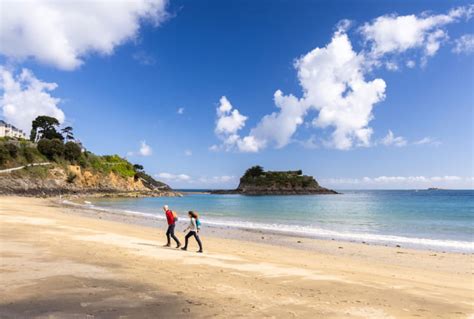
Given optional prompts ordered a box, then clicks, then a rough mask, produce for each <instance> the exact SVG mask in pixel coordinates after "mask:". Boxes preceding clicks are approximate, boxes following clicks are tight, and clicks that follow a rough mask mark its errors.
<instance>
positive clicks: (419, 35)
mask: <svg viewBox="0 0 474 319" xmlns="http://www.w3.org/2000/svg"><path fill="white" fill-rule="evenodd" d="M473 14H474V5H469V6H465V7H458V8H455V9H452V10H450V11H449V12H448V13H447V14H438V15H429V14H427V13H422V14H421V15H418V16H417V15H414V14H411V15H406V16H397V15H384V16H381V17H378V18H376V19H374V20H373V21H372V22H370V23H365V24H364V25H363V26H362V27H361V28H360V32H361V33H362V36H363V37H364V39H365V41H366V43H368V44H369V47H370V49H369V50H370V52H369V56H370V57H371V58H372V59H374V61H372V62H373V63H377V60H379V59H381V58H382V57H383V56H385V55H388V54H390V55H393V54H401V53H404V52H406V51H408V50H413V49H421V50H422V51H423V52H422V56H421V63H422V65H423V64H425V63H426V60H427V58H428V57H430V56H433V55H435V54H436V52H437V51H438V49H439V47H440V45H441V44H442V43H443V42H444V41H445V40H447V39H448V34H447V31H446V30H445V29H444V28H445V27H446V25H448V24H451V23H456V22H459V21H460V20H461V19H466V20H468V19H470V18H471V17H472V16H473ZM389 69H390V68H389Z"/></svg>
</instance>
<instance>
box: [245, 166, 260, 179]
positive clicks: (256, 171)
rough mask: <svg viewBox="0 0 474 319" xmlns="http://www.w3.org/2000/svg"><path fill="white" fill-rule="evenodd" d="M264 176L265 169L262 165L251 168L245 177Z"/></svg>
mask: <svg viewBox="0 0 474 319" xmlns="http://www.w3.org/2000/svg"><path fill="white" fill-rule="evenodd" d="M263 174H264V170H263V167H262V166H260V165H256V166H252V167H250V168H249V169H248V170H247V171H246V172H245V174H244V176H245V177H258V176H260V175H263Z"/></svg>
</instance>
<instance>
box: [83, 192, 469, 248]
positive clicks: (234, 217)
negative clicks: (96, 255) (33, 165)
mask: <svg viewBox="0 0 474 319" xmlns="http://www.w3.org/2000/svg"><path fill="white" fill-rule="evenodd" d="M183 191H186V192H187V193H186V195H185V196H183V197H157V198H120V199H111V198H95V199H91V200H90V204H89V205H90V206H92V207H94V208H97V209H102V210H107V211H110V212H115V213H117V214H137V215H145V216H148V217H152V218H157V219H163V218H164V216H163V211H162V206H163V205H165V204H166V205H169V207H170V208H171V209H172V210H175V211H177V212H178V214H179V216H180V217H181V218H184V219H185V218H186V215H187V214H186V212H187V211H189V210H194V211H197V212H198V213H199V215H200V220H201V223H202V225H203V226H202V227H206V225H208V226H218V227H233V228H242V229H251V230H259V231H263V232H265V231H267V232H272V233H282V234H287V235H296V236H302V237H312V238H319V239H335V240H342V241H353V242H366V243H374V244H380V245H400V246H401V247H411V248H419V249H428V250H436V251H453V252H464V253H474V190H340V192H341V194H338V195H307V196H306V195H305V196H242V195H212V194H206V193H203V190H183Z"/></svg>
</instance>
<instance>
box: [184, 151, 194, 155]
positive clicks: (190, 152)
mask: <svg viewBox="0 0 474 319" xmlns="http://www.w3.org/2000/svg"><path fill="white" fill-rule="evenodd" d="M184 155H186V156H192V155H193V152H192V151H191V150H185V151H184Z"/></svg>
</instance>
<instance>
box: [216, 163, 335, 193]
mask: <svg viewBox="0 0 474 319" xmlns="http://www.w3.org/2000/svg"><path fill="white" fill-rule="evenodd" d="M212 193H214V194H243V195H310V194H337V192H335V191H333V190H330V189H327V188H324V187H321V186H320V185H319V184H318V182H317V181H316V180H315V179H314V178H313V177H312V176H307V175H303V171H301V170H296V171H265V170H264V169H263V167H261V166H258V165H257V166H253V167H251V168H249V169H248V170H247V171H246V172H245V174H244V175H243V176H242V177H241V178H240V183H239V186H238V187H237V189H235V190H230V191H229V190H216V191H213V192H212Z"/></svg>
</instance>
